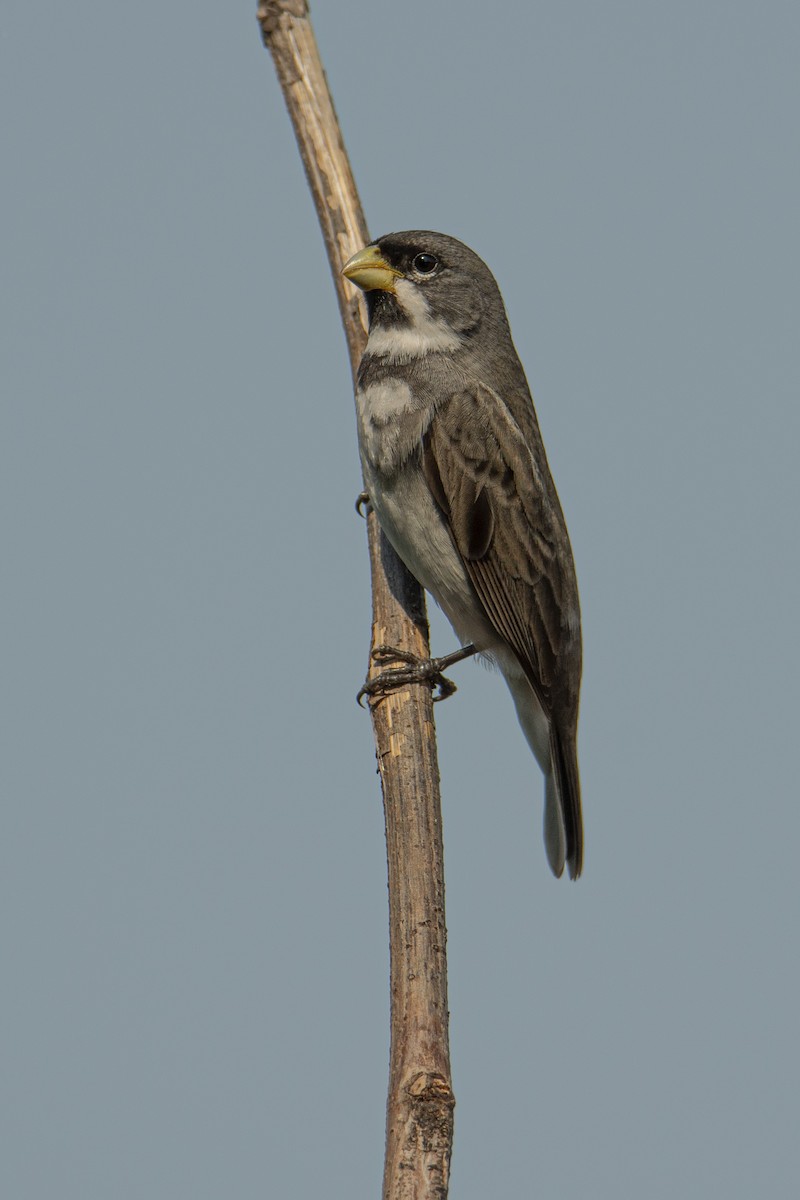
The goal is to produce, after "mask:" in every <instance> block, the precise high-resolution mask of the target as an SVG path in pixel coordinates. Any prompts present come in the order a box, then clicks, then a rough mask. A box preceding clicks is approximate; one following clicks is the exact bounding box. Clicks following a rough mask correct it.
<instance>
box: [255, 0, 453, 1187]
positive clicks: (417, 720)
mask: <svg viewBox="0 0 800 1200" xmlns="http://www.w3.org/2000/svg"><path fill="white" fill-rule="evenodd" d="M258 20H259V24H260V26H261V32H262V36H263V39H264V45H265V46H266V47H267V49H268V50H269V52H270V54H271V55H272V58H273V61H274V63H275V69H276V71H277V75H278V80H279V82H280V85H281V89H282V91H283V95H284V99H285V101H286V106H287V108H288V110H289V116H290V118H291V121H292V124H293V126H294V131H295V136H296V138H297V143H298V146H299V149H300V156H301V158H302V160H303V166H304V167H305V171H306V176H307V178H308V184H309V187H310V189H311V193H312V196H313V198H314V203H315V205H316V208H317V215H318V217H319V222H320V226H321V228H322V235H323V238H324V241H325V247H326V249H327V252H328V259H329V261H330V265H331V270H332V272H333V279H334V284H335V286H336V293H337V297H338V300H339V308H340V311H341V316H342V323H343V325H344V330H345V336H346V338H347V344H348V348H349V351H350V361H351V366H352V369H353V374H354V375H355V371H356V368H357V366H358V362H359V360H360V358H361V354H362V351H363V347H364V341H365V337H366V335H365V329H364V321H363V316H362V314H363V309H362V307H361V306H362V301H361V298H360V295H358V296H356V295H353V294H352V289H351V288H350V287H349V285H346V284H345V281H344V280H343V279H342V276H341V274H340V270H341V267H342V264H343V263H344V262H346V261H347V259H348V258H350V257H351V255H353V254H355V252H356V251H357V250H360V249H361V248H362V247H363V246H366V245H367V244H368V243H369V240H370V239H369V234H368V233H367V228H366V223H365V221H364V215H363V212H362V209H361V204H360V201H359V199H358V193H357V191H356V186H355V181H354V179H353V175H352V172H351V169H350V164H349V162H348V159H347V154H346V152H345V149H344V144H343V142H342V136H341V132H340V129H339V124H338V121H337V119H336V113H335V111H334V108H333V101H332V99H331V95H330V92H329V89H328V84H327V80H326V79H325V73H324V71H323V69H322V63H321V61H320V57H319V51H318V49H317V44H316V39H315V38H314V32H313V29H312V27H311V22H310V19H309V15H308V5H307V3H306V0H262V3H261V5H260V7H259V10H258ZM345 287H347V288H348V290H347V292H346V291H345ZM367 533H368V545H369V557H370V568H371V573H372V643H371V650H372V649H374V647H375V646H377V645H389V646H394V647H397V648H398V649H400V650H403V651H408V652H410V653H412V654H415V655H417V656H418V657H420V658H428V657H429V655H430V650H429V645H428V624H427V618H426V613H425V600H424V596H423V593H422V590H421V588H420V586H419V584H418V583H417V582H416V580H415V579H414V578H413V577H412V576H411V575H410V574H409V572H408V571H407V570H406V568H405V566H404V565H403V563H402V562H401V561H400V559H399V558H398V557H397V555H396V554H395V552H394V550H393V549H392V547H391V546H390V545H389V543H388V542H387V541H386V539H385V538H384V536H383V535H382V533H381V531H380V529H379V526H378V523H377V521H376V519H375V516H374V514H372V513H370V515H369V517H368V524H367ZM376 670H377V668H376V664H375V663H374V661H373V658H372V654H371V653H370V674H371V675H373V674H375V673H376ZM370 710H371V714H372V724H373V731H374V735H375V746H376V755H377V760H378V770H379V773H380V777H381V786H382V789H383V805H384V814H385V818H386V848H387V858H388V868H389V933H390V951H391V1054H390V1070H389V1096H388V1101H387V1112H386V1165H385V1172H384V1186H383V1196H384V1200H434V1198H435V1200H444V1198H445V1197H446V1195H447V1186H448V1180H449V1169H450V1154H451V1147H452V1137H453V1107H454V1104H455V1101H454V1098H453V1091H452V1086H451V1082H450V1051H449V1044H448V1029H447V1016H448V1014H447V961H446V950H445V942H446V937H447V933H446V929H445V914H444V860H443V848H442V822H441V806H440V801H439V768H438V764H437V759H436V735H435V730H434V723H433V705H432V698H431V689H430V686H429V685H428V684H411V685H408V686H406V687H404V688H403V689H402V690H398V691H395V692H390V693H388V694H387V695H385V696H383V697H380V698H377V699H375V700H373V701H371V703H370Z"/></svg>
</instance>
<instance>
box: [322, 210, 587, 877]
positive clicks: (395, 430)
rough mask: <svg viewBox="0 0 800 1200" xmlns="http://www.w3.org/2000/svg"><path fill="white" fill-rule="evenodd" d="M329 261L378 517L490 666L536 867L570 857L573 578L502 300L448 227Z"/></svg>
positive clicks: (576, 637) (576, 630)
mask: <svg viewBox="0 0 800 1200" xmlns="http://www.w3.org/2000/svg"><path fill="white" fill-rule="evenodd" d="M342 274H343V275H344V276H345V277H346V278H347V279H349V280H350V281H351V282H352V283H354V284H356V285H357V286H358V287H360V288H362V289H363V291H364V292H365V294H366V302H367V310H368V314H369V337H368V340H367V344H366V348H365V350H364V355H363V358H362V359H361V363H360V366H359V369H358V377H357V382H356V409H357V419H358V437H359V446H360V451H361V461H362V465H363V469H364V485H365V488H366V490H367V493H368V495H369V499H370V503H371V504H372V507H373V508H374V510H375V513H376V515H377V518H378V521H379V523H380V526H381V529H382V530H383V532H384V533H385V535H386V537H387V538H388V539H389V541H390V542H391V544H392V546H393V547H394V549H395V550H396V551H397V553H398V555H399V556H400V558H401V559H402V560H403V562H404V563H405V564H406V566H407V567H408V569H409V570H410V571H411V573H412V574H413V575H414V576H415V577H416V579H417V580H418V581H419V583H420V584H421V585H422V586H423V587H424V588H426V589H427V590H428V591H429V592H430V593H431V594H432V595H433V597H434V599H435V600H436V601H437V603H438V604H439V606H440V607H441V608H442V609H443V611H444V612H445V614H446V615H447V617H448V618H449V620H450V623H451V624H452V626H453V629H454V631H455V633H456V636H457V637H458V638H459V639H460V641H461V642H462V644H467V643H472V644H473V645H474V646H475V648H476V650H477V652H478V653H480V654H481V655H483V656H485V657H486V658H488V659H489V660H491V661H493V662H494V663H496V664H497V666H498V667H499V668H500V670H501V672H502V673H503V676H504V677H505V680H506V683H507V684H508V687H509V689H510V691H511V695H512V697H513V699H514V704H515V706H516V710H517V716H518V718H519V722H520V725H521V726H522V730H523V733H524V734H525V737H526V739H527V741H528V744H529V745H530V748H531V750H532V751H533V753H534V755H535V757H536V760H537V761H538V763H539V766H540V767H541V769H542V772H543V773H544V777H545V803H544V841H545V848H546V850H547V858H548V861H549V863H550V867H551V869H552V871H553V873H554V874H555V875H556V876H560V875H561V874H562V872H563V870H564V865H565V863H566V864H567V866H568V869H569V874H570V877H571V878H572V879H576V878H577V877H578V876H579V875H580V873H581V868H582V865H583V826H582V819H581V798H580V781H579V776H578V758H577V725H578V702H579V692H580V681H581V624H580V607H579V602H578V585H577V581H576V578H575V565H574V562H573V558H572V549H571V547H570V542H569V535H568V533H567V527H566V524H565V522H564V515H563V513H562V511H561V505H560V503H559V499H558V495H557V493H556V489H555V485H554V484H553V480H552V477H551V475H550V470H549V467H548V465H547V457H546V455H545V451H544V446H543V444H542V437H541V434H540V432H539V425H538V422H537V420H536V413H535V412H534V408H533V401H532V399H531V393H530V390H529V388H528V384H527V381H526V379H525V373H524V371H523V369H522V364H521V363H520V361H519V358H518V357H517V353H516V350H515V349H514V343H513V342H512V340H511V330H510V328H509V324H508V318H507V317H506V311H505V306H504V304H503V298H502V296H501V295H500V289H499V288H498V286H497V283H496V282H495V279H494V276H493V275H492V273H491V271H490V270H489V268H488V267H487V266H486V264H485V263H484V262H483V261H482V260H481V259H480V258H479V257H478V256H477V254H475V253H474V252H473V251H472V250H470V249H469V248H468V247H467V246H465V245H464V244H463V243H462V242H459V241H457V240H456V239H455V238H452V237H448V236H446V235H445V234H442V233H431V232H429V231H425V230H412V231H409V232H405V233H391V234H387V236H386V237H381V238H378V239H377V241H376V242H374V243H373V244H372V245H369V246H367V247H366V248H365V249H363V250H361V251H359V253H358V254H356V255H354V256H353V258H351V259H350V260H349V262H347V263H346V264H345V266H344V268H343V270H342Z"/></svg>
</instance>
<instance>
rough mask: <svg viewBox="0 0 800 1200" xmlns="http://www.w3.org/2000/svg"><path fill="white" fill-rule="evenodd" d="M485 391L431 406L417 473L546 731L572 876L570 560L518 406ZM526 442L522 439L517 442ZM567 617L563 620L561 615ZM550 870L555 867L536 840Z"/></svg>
mask: <svg viewBox="0 0 800 1200" xmlns="http://www.w3.org/2000/svg"><path fill="white" fill-rule="evenodd" d="M512 403H513V408H514V410H516V412H517V415H518V416H519V417H520V422H521V423H522V424H523V425H524V427H525V431H524V432H523V428H521V424H520V423H519V422H518V421H517V420H516V419H515V416H514V413H513V411H512V407H511V405H506V404H505V403H504V402H503V400H502V399H501V398H500V396H498V395H497V393H496V392H494V391H492V390H491V389H490V388H487V387H485V386H484V385H480V384H478V385H474V386H470V387H469V388H468V389H466V390H464V391H462V392H459V393H457V394H456V395H453V396H451V397H450V398H449V399H448V400H447V401H445V403H444V404H443V405H441V406H438V407H437V411H436V414H435V415H434V417H433V420H432V421H431V424H430V426H429V428H428V430H427V432H426V434H425V436H424V438H423V448H422V468H423V472H424V475H425V478H426V480H427V483H428V487H429V488H430V490H431V494H432V495H433V497H434V499H435V500H436V502H437V504H438V505H439V507H440V509H441V510H442V513H443V514H444V516H445V519H446V520H447V522H448V524H449V526H450V532H451V535H452V537H453V541H454V542H455V545H456V548H457V550H458V552H459V554H460V555H461V557H462V559H463V562H464V565H465V567H466V570H467V574H468V575H469V578H470V580H471V581H472V585H473V587H474V588H475V591H476V593H477V595H478V599H479V600H480V603H481V604H482V606H483V608H484V611H485V613H486V616H487V618H488V619H489V621H490V622H491V624H492V625H493V626H494V628H495V629H496V630H497V632H498V633H499V634H500V636H501V637H502V638H503V639H504V640H505V642H506V643H507V644H508V645H509V646H510V647H511V649H512V650H513V651H514V654H515V655H516V657H517V659H518V661H519V664H520V666H521V667H522V669H523V671H524V672H525V675H526V677H527V679H528V680H529V682H530V684H531V687H532V688H533V691H534V693H535V694H536V696H537V698H538V700H539V703H540V704H541V706H542V708H543V710H544V712H545V714H546V715H547V718H548V721H549V724H550V748H551V759H552V769H553V773H554V778H555V788H556V796H557V803H558V806H559V809H560V812H561V817H562V820H563V823H564V832H565V837H566V847H565V849H566V861H567V863H568V864H569V872H570V875H571V876H572V878H573V879H575V878H577V876H578V875H580V873H581V868H582V862H583V825H582V820H581V799H580V781H579V776H578V761H577V746H576V725H577V718H578V688H579V686H580V665H581V642H580V616H579V612H578V589H577V583H576V581H575V576H574V566H573V562H572V550H571V547H570V544H569V537H568V534H567V529H566V525H565V523H564V517H563V514H562V512H561V506H560V504H559V501H558V496H557V494H556V490H555V487H554V485H553V481H552V479H551V477H550V471H549V468H548V465H547V458H546V456H545V452H544V447H543V445H542V442H541V435H540V434H539V429H538V425H537V424H536V417H535V415H534V413H533V406H532V405H531V403H530V397H529V396H527V395H526V396H524V397H523V396H521V395H515V396H513V397H512ZM526 435H527V436H526ZM570 610H571V611H570ZM545 840H546V841H547V843H548V856H549V857H550V864H551V866H552V867H553V870H554V871H555V873H556V874H557V875H560V874H561V868H562V867H563V861H564V860H563V858H559V855H560V854H561V853H563V851H561V850H560V841H559V838H558V837H556V843H557V844H558V846H559V849H556V850H554V849H553V848H552V846H551V843H550V842H549V841H548V839H547V836H546V839H545Z"/></svg>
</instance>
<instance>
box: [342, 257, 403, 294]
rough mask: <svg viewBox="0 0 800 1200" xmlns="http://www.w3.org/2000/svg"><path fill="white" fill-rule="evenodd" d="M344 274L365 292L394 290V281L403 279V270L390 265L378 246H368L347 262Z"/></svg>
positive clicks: (343, 268)
mask: <svg viewBox="0 0 800 1200" xmlns="http://www.w3.org/2000/svg"><path fill="white" fill-rule="evenodd" d="M342 274H343V275H344V277H345V279H349V280H350V282H351V283H354V284H355V285H356V286H357V287H360V288H362V290H363V291H365V292H373V291H381V292H393V291H394V281H395V280H396V279H398V278H400V279H402V277H403V272H402V271H398V270H397V269H396V268H395V267H392V266H390V265H389V263H388V262H387V261H386V259H385V258H383V257H382V255H381V252H380V250H379V249H378V247H377V246H367V247H366V248H365V249H364V250H359V252H358V254H354V255H353V257H352V258H351V259H350V260H349V262H346V263H345V264H344V266H343V267H342Z"/></svg>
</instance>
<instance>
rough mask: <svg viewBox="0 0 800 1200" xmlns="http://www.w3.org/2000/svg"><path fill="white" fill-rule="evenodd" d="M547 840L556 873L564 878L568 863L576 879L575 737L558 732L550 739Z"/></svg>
mask: <svg viewBox="0 0 800 1200" xmlns="http://www.w3.org/2000/svg"><path fill="white" fill-rule="evenodd" d="M544 840H545V846H546V847H547V857H548V859H549V861H550V866H551V868H552V870H553V871H554V873H555V874H556V875H560V874H561V871H562V870H563V869H564V861H565V860H566V864H567V867H568V869H569V877H570V879H577V878H578V876H579V875H580V873H581V871H582V870H583V817H582V815H581V781H580V776H579V775H578V752H577V747H576V745H575V739H574V737H568V738H565V737H564V736H563V735H560V734H559V733H557V732H556V731H555V730H553V733H552V736H551V738H550V772H549V774H548V775H547V778H546V780H545V805H544ZM551 847H552V849H551ZM554 859H555V862H554ZM557 865H558V866H560V868H561V869H560V870H557V869H556V866H557Z"/></svg>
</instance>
